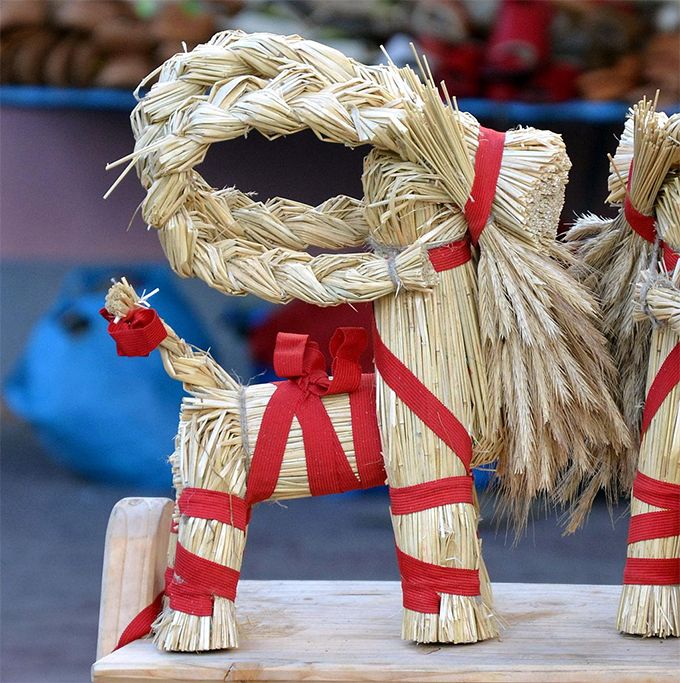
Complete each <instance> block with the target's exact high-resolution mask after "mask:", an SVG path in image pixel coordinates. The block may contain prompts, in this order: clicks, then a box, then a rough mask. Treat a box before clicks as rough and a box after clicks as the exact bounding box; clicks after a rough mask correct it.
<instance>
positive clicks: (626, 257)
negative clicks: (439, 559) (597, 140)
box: [567, 99, 680, 489]
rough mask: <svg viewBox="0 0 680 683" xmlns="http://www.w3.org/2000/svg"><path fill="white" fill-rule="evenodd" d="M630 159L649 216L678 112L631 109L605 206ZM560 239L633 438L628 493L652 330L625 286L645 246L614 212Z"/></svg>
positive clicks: (673, 148) (675, 146) (634, 198)
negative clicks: (603, 345)
mask: <svg viewBox="0 0 680 683" xmlns="http://www.w3.org/2000/svg"><path fill="white" fill-rule="evenodd" d="M633 157H634V158H635V163H634V164H633V174H632V177H631V178H630V192H629V196H630V200H631V203H632V204H633V206H634V207H636V208H637V209H638V210H639V211H641V212H642V213H644V214H646V215H651V214H653V212H654V205H655V203H656V199H657V195H658V193H659V190H660V188H661V185H662V183H663V182H664V180H665V179H666V176H667V175H668V173H669V171H670V170H671V169H672V168H674V167H677V166H678V165H679V164H680V115H677V114H675V115H673V116H671V117H667V116H666V115H665V114H663V113H661V112H657V111H655V106H654V102H650V101H649V100H646V99H643V100H641V101H640V102H639V103H638V104H637V105H635V106H634V107H633V109H632V111H631V113H630V117H629V119H628V120H627V121H626V125H625V128H624V132H623V135H622V137H621V141H620V144H619V146H618V148H617V150H616V154H615V156H614V158H613V159H612V160H611V169H612V173H611V175H610V177H609V187H610V195H609V197H608V201H609V202H612V203H614V204H617V205H622V204H623V200H624V198H625V192H626V184H627V182H628V180H629V179H628V171H629V168H630V164H631V160H632V159H633ZM567 242H568V243H569V246H570V247H571V249H572V251H573V253H574V255H575V257H576V260H577V262H576V265H575V267H574V269H573V272H574V274H575V275H576V276H577V277H578V278H579V280H580V281H581V282H583V283H584V284H586V285H587V286H588V287H589V288H590V289H591V290H592V291H593V292H594V293H595V295H596V297H597V298H598V300H599V302H600V306H601V307H602V317H603V331H604V333H605V334H606V336H607V339H608V341H609V346H610V349H611V353H612V357H613V359H614V362H615V364H616V366H617V369H618V373H619V377H620V379H619V381H618V382H617V383H616V387H617V388H616V392H615V398H616V400H617V403H618V404H619V407H620V408H621V410H622V412H623V415H624V417H625V419H626V423H627V424H628V427H629V429H630V431H631V433H632V436H633V439H632V444H631V448H630V449H629V451H628V456H627V457H626V458H625V459H624V460H622V461H621V464H622V470H621V479H622V481H623V484H624V488H626V489H629V488H630V485H631V483H632V477H633V475H634V473H635V463H636V461H637V453H638V445H639V444H638V441H639V439H638V435H639V433H640V420H641V415H642V404H643V402H644V392H645V376H646V372H647V361H648V356H649V340H650V334H651V330H652V328H651V325H650V323H649V320H648V319H642V320H640V319H635V318H634V316H633V309H634V303H633V288H634V286H635V283H636V282H637V280H638V277H639V274H640V273H641V272H642V271H643V270H644V269H646V268H647V267H648V265H649V260H650V258H651V255H652V250H653V245H652V244H650V243H649V242H647V241H646V240H645V239H644V238H642V237H641V236H640V235H638V234H637V233H636V232H635V231H634V230H633V229H632V228H631V227H630V225H629V224H628V221H627V220H626V217H625V215H624V211H623V208H622V207H621V208H620V209H619V213H618V215H617V217H616V218H614V219H604V218H598V217H596V216H593V215H592V214H590V215H586V216H583V217H582V218H580V219H579V220H578V221H577V222H576V224H575V225H574V227H573V228H572V229H571V230H570V231H569V233H568V234H567Z"/></svg>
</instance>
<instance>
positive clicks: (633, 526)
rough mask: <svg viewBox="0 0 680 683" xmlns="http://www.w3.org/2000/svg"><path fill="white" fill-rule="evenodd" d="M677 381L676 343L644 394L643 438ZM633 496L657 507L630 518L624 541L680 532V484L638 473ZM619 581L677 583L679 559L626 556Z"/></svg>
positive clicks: (679, 362) (679, 367) (678, 353)
mask: <svg viewBox="0 0 680 683" xmlns="http://www.w3.org/2000/svg"><path fill="white" fill-rule="evenodd" d="M679 383H680V344H676V345H675V346H674V347H673V350H672V351H671V352H670V353H669V354H668V356H667V357H666V359H665V360H664V362H663V363H662V364H661V367H660V368H659V371H658V373H657V375H656V377H655V378H654V381H653V382H652V384H651V386H650V388H649V392H648V393H647V399H646V401H645V409H644V412H643V415H642V429H641V435H642V436H643V437H644V435H645V434H646V432H647V429H648V428H649V425H650V423H651V421H652V420H653V419H654V417H655V416H656V414H657V412H658V410H659V408H660V407H661V405H662V404H663V402H664V401H665V400H666V399H667V398H668V395H669V394H670V393H671V391H673V389H674V388H675V387H676V386H677V385H678V384H679ZM633 497H634V498H637V500H639V501H641V502H643V503H647V504H648V505H653V506H654V507H658V508H661V510H658V511H653V512H645V513H642V514H639V515H633V516H632V517H631V519H630V527H629V529H628V544H631V543H638V542H640V541H650V540H653V539H655V538H668V537H671V536H678V535H680V484H673V483H671V482H667V481H661V480H659V479H654V478H653V477H650V476H648V475H646V474H644V473H643V472H638V473H637V474H636V475H635V481H634V482H633ZM623 583H624V584H640V585H643V586H668V585H675V584H679V583H680V558H651V557H650V558H646V557H645V558H638V557H628V558H627V559H626V566H625V569H624V573H623Z"/></svg>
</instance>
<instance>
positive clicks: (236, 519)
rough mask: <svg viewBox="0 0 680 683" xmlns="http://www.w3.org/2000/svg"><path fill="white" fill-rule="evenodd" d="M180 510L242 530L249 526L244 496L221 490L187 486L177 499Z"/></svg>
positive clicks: (185, 513) (189, 515)
mask: <svg viewBox="0 0 680 683" xmlns="http://www.w3.org/2000/svg"><path fill="white" fill-rule="evenodd" d="M177 505H178V507H179V511H180V513H181V514H183V515H187V517H198V518H200V519H214V520H217V521H218V522H222V524H230V525H231V526H233V527H236V528H237V529H240V530H241V531H245V530H246V527H247V526H248V516H249V515H248V506H247V505H246V502H245V500H244V499H243V498H239V497H238V496H234V495H232V494H229V493H222V492H221V491H211V490H210V489H199V488H190V487H187V488H185V489H182V492H181V493H180V495H179V498H178V499H177Z"/></svg>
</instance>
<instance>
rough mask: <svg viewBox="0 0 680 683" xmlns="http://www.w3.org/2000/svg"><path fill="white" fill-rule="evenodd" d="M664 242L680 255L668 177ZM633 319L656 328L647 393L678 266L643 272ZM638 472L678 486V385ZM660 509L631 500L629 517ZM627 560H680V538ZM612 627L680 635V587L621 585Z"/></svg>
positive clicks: (666, 346)
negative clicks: (671, 271)
mask: <svg viewBox="0 0 680 683" xmlns="http://www.w3.org/2000/svg"><path fill="white" fill-rule="evenodd" d="M656 216H657V229H658V231H659V234H660V236H661V237H662V238H663V240H664V241H665V242H666V243H667V244H669V245H670V246H671V247H672V248H674V249H675V250H678V251H680V179H678V178H677V177H672V178H669V179H668V180H667V181H666V183H665V184H664V186H663V190H662V191H661V194H660V197H659V202H658V204H657V210H656ZM636 292H637V296H636V301H635V306H636V308H635V317H636V318H643V317H644V318H650V319H651V320H652V321H653V324H654V329H653V332H652V335H651V339H652V341H651V344H650V351H649V370H648V373H647V390H649V386H650V384H651V382H652V381H653V380H654V378H655V377H656V375H657V372H658V370H659V368H660V367H661V365H662V363H663V362H664V361H665V359H666V358H667V356H668V354H669V353H670V352H671V350H672V349H673V348H674V347H675V346H676V345H678V344H680V267H676V269H675V272H673V273H665V272H664V269H663V264H661V263H659V264H655V267H654V269H653V270H650V271H645V273H643V277H642V278H641V280H640V282H638V284H637V287H636ZM638 470H639V471H640V472H643V473H644V474H646V475H648V476H650V477H653V478H654V479H660V480H661V481H666V482H670V483H672V484H677V485H680V386H676V387H675V388H674V389H673V390H672V391H671V392H670V394H669V395H668V397H667V398H666V399H665V400H664V402H663V403H662V404H661V407H660V408H659V410H658V412H657V413H656V416H655V417H654V419H653V420H652V421H651V423H650V426H649V429H648V430H647V432H646V434H645V436H644V438H643V439H642V443H641V446H640V457H639V460H638ZM657 510H659V508H657V507H654V506H652V505H648V504H647V503H643V502H641V501H639V500H638V499H636V498H635V497H632V500H631V515H638V514H643V513H645V512H654V511H657ZM628 557H646V558H678V557H680V536H670V537H666V538H655V539H653V540H648V541H639V542H637V543H633V544H631V545H629V546H628ZM616 626H617V628H618V629H619V630H620V631H623V632H625V633H632V634H637V635H642V636H660V637H666V636H680V585H670V586H650V585H637V584H634V585H624V587H623V591H622V594H621V601H620V604H619V612H618V617H617V621H616Z"/></svg>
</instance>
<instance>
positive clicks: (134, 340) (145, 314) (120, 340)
mask: <svg viewBox="0 0 680 683" xmlns="http://www.w3.org/2000/svg"><path fill="white" fill-rule="evenodd" d="M99 313H100V314H101V316H102V317H103V318H105V319H106V320H108V321H109V327H108V332H109V334H110V335H111V337H112V338H113V340H114V341H115V342H116V350H117V352H118V355H119V356H148V355H149V354H150V353H151V352H152V351H153V350H154V349H155V348H156V347H157V346H158V345H159V344H160V343H161V342H162V341H163V340H164V339H165V338H166V337H167V336H168V333H167V331H166V329H165V326H164V325H163V321H162V320H161V319H160V318H159V317H158V313H156V311H155V310H154V309H153V308H142V307H141V306H138V307H134V308H131V309H130V311H129V312H128V314H127V315H126V316H125V317H124V318H121V319H120V320H118V322H116V318H115V316H113V315H112V314H111V313H109V312H108V311H107V310H106V309H105V308H102V309H101V310H100V311H99Z"/></svg>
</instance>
